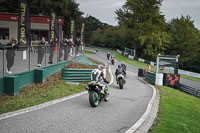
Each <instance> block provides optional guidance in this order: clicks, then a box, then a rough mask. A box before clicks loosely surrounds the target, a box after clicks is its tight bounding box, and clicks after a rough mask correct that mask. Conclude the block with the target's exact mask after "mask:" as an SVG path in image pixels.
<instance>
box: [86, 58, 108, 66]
mask: <svg viewBox="0 0 200 133" xmlns="http://www.w3.org/2000/svg"><path fill="white" fill-rule="evenodd" d="M86 58H87V59H88V60H89V61H90V62H91V63H94V64H101V65H105V63H103V62H102V61H99V60H97V59H94V58H91V57H88V56H86Z"/></svg>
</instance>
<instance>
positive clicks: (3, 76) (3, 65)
mask: <svg viewBox="0 0 200 133" xmlns="http://www.w3.org/2000/svg"><path fill="white" fill-rule="evenodd" d="M4 58H5V55H4V49H3V77H4V75H5V71H4V69H5V68H4V63H5V61H4Z"/></svg>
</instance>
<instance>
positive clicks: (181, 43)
mask: <svg viewBox="0 0 200 133" xmlns="http://www.w3.org/2000/svg"><path fill="white" fill-rule="evenodd" d="M170 29H171V34H172V39H171V44H170V48H169V53H170V54H173V55H178V54H179V55H180V60H179V63H180V66H181V67H182V68H186V66H188V65H190V64H191V62H192V61H193V60H194V59H195V58H196V57H197V56H199V52H200V32H199V31H198V30H197V29H196V28H195V26H194V21H192V20H191V17H189V16H186V17H184V16H181V17H180V18H176V19H173V20H172V21H171V23H170Z"/></svg>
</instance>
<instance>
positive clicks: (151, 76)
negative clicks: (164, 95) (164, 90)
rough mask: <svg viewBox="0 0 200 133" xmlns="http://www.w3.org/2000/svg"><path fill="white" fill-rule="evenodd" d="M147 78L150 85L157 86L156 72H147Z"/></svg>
mask: <svg viewBox="0 0 200 133" xmlns="http://www.w3.org/2000/svg"><path fill="white" fill-rule="evenodd" d="M145 78H146V81H148V82H149V83H151V84H153V85H155V81H156V74H155V73H154V72H146V74H145Z"/></svg>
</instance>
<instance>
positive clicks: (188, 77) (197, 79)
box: [181, 74, 200, 82]
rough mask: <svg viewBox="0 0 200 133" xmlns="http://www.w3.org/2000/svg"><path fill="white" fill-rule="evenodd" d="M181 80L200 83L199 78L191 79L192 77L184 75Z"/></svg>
mask: <svg viewBox="0 0 200 133" xmlns="http://www.w3.org/2000/svg"><path fill="white" fill-rule="evenodd" d="M181 78H184V79H188V80H192V81H196V82H200V79H199V78H195V77H191V76H187V75H183V74H181Z"/></svg>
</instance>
